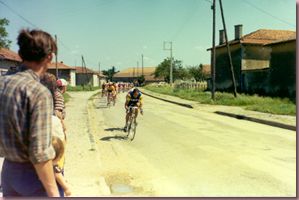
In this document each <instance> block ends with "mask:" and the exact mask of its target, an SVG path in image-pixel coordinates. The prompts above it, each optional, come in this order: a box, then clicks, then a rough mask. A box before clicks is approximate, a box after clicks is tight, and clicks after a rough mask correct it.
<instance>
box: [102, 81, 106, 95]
mask: <svg viewBox="0 0 299 200" xmlns="http://www.w3.org/2000/svg"><path fill="white" fill-rule="evenodd" d="M105 91H106V83H103V84H102V97H103V96H104V95H105Z"/></svg>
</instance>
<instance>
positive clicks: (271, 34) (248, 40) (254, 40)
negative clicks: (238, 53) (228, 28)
mask: <svg viewBox="0 0 299 200" xmlns="http://www.w3.org/2000/svg"><path fill="white" fill-rule="evenodd" d="M293 38H296V32H295V31H289V30H271V29H259V30H257V31H254V32H251V33H249V34H247V35H244V36H243V37H241V39H240V40H231V41H229V44H230V45H233V44H239V43H241V44H257V45H266V44H269V43H272V42H276V41H282V40H289V39H293ZM225 46H226V43H224V44H221V45H218V46H216V48H221V47H225ZM211 49H212V48H209V49H208V50H211Z"/></svg>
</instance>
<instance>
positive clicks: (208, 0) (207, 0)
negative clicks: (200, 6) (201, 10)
mask: <svg viewBox="0 0 299 200" xmlns="http://www.w3.org/2000/svg"><path fill="white" fill-rule="evenodd" d="M205 1H206V2H209V3H210V4H213V2H212V1H210V0H205Z"/></svg>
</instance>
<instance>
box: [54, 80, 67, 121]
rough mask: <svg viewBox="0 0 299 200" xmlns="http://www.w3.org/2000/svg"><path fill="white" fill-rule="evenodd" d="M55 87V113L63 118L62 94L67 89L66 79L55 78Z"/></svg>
mask: <svg viewBox="0 0 299 200" xmlns="http://www.w3.org/2000/svg"><path fill="white" fill-rule="evenodd" d="M56 83H57V89H56V91H55V97H54V98H55V99H56V100H55V104H54V107H55V113H56V115H57V116H58V117H59V118H60V119H61V120H64V118H65V104H64V97H63V94H64V93H65V92H66V89H67V81H66V80H64V79H58V80H57V82H56Z"/></svg>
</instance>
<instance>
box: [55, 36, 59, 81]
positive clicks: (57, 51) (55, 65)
mask: <svg viewBox="0 0 299 200" xmlns="http://www.w3.org/2000/svg"><path fill="white" fill-rule="evenodd" d="M55 43H56V46H57V35H55ZM57 56H58V50H56V55H55V67H56V79H58V66H57V65H58V63H57V59H58V58H57Z"/></svg>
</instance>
